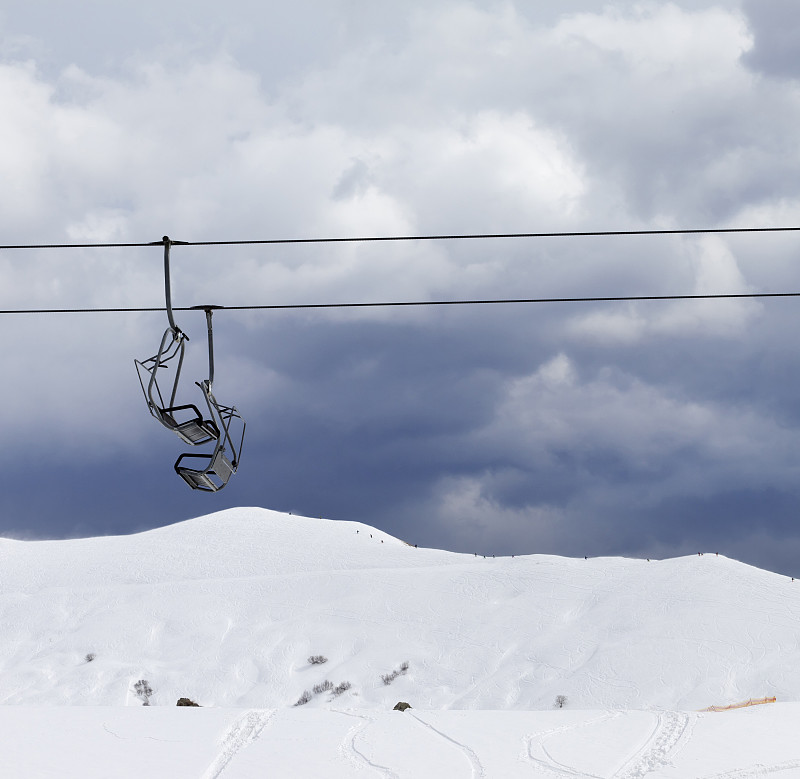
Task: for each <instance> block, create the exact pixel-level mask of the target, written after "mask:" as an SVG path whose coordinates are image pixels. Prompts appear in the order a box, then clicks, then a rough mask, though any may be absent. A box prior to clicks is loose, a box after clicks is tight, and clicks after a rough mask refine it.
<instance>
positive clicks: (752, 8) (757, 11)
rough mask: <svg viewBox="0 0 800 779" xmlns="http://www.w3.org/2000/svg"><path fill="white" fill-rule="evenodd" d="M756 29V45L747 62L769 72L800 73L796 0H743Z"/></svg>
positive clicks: (799, 14) (786, 75) (791, 75)
mask: <svg viewBox="0 0 800 779" xmlns="http://www.w3.org/2000/svg"><path fill="white" fill-rule="evenodd" d="M742 10H743V11H744V12H745V14H746V15H747V20H748V24H749V26H750V29H751V30H752V31H753V48H752V49H750V51H748V52H747V53H746V54H745V56H744V62H745V63H746V64H747V65H748V66H749V67H751V68H753V70H755V71H757V72H760V73H764V74H765V75H768V76H778V77H783V78H798V77H800V56H798V47H797V44H798V40H800V8H798V6H797V3H793V2H792V0H743V3H742Z"/></svg>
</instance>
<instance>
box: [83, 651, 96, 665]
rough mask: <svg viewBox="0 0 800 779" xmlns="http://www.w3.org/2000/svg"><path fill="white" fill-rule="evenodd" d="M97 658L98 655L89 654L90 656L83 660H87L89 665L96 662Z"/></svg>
mask: <svg viewBox="0 0 800 779" xmlns="http://www.w3.org/2000/svg"><path fill="white" fill-rule="evenodd" d="M95 657H97V655H96V654H95V653H94V652H89V654H88V655H86V657H84V658H83V659H84V660H85V661H86V662H87V663H91V662H92V660H94V659H95Z"/></svg>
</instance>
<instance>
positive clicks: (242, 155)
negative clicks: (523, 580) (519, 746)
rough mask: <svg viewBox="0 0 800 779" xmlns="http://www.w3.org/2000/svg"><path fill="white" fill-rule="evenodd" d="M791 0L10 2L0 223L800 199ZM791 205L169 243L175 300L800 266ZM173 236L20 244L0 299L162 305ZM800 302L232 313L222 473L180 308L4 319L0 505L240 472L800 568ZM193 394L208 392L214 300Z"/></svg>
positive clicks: (16, 512)
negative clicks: (163, 412) (199, 423)
mask: <svg viewBox="0 0 800 779" xmlns="http://www.w3.org/2000/svg"><path fill="white" fill-rule="evenodd" d="M799 39H800V8H799V7H798V6H797V3H795V2H793V1H792V0H741V1H737V0H720V2H705V1H704V0H680V2H675V3H667V2H660V0H658V1H655V0H654V1H653V2H623V1H612V2H608V3H599V2H588V0H587V1H585V2H577V1H576V2H570V1H569V0H558V2H556V0H548V1H547V2H521V1H520V0H517V2H515V1H514V0H507V1H505V2H499V1H498V2H494V1H493V0H475V1H474V2H449V1H447V0H425V2H418V1H417V0H404V2H402V3H400V2H391V3H374V2H368V1H367V0H327V1H326V2H321V0H298V2H294V3H277V2H271V1H269V2H248V1H247V0H232V2H228V3H225V4H220V3H217V2H214V3H212V2H209V1H208V0H195V1H194V2H191V3H190V2H188V1H187V2H178V1H177V0H172V1H171V2H169V1H168V2H166V3H165V2H161V1H160V2H156V1H155V0H137V1H136V2H135V3H134V2H132V1H130V0H122V1H121V2H116V3H113V4H109V3H104V2H100V1H99V0H92V1H91V2H90V1H89V0H82V1H76V2H71V3H63V2H60V1H59V0H41V1H37V2H30V0H6V1H5V2H4V3H3V6H2V9H0V105H2V115H1V116H0V183H2V186H0V223H1V224H2V228H3V229H2V234H0V243H1V244H3V245H9V244H41V243H84V242H146V241H156V240H159V239H160V237H161V236H162V235H164V234H168V235H170V236H171V237H172V238H174V239H179V240H186V241H224V240H243V239H270V238H295V237H345V236H354V235H375V236H379V235H409V234H412V235H422V234H437V233H448V234H452V233H473V232H480V233H486V232H491V233H506V232H554V231H584V230H641V229H648V228H699V227H702V228H716V227H751V226H794V225H798V224H800V219H799V218H798V204H799V203H800V184H798V182H800V175H798V174H799V173H800V170H799V169H800V147H798V144H797V140H796V138H797V126H798V119H799V118H800V56H798V54H797V51H798V40H799ZM798 249H800V237H798V236H797V235H796V234H792V233H775V234H756V235H749V236H744V235H739V236H730V235H722V236H720V235H706V236H688V237H687V236H684V237H680V236H675V237H663V236H661V237H654V236H651V237H615V238H558V239H555V238H554V239H542V240H495V241H464V242H455V241H454V242H446V243H445V242H435V243H434V242H412V243H393V244H338V245H302V246H299V245H290V246H237V247H176V248H175V249H174V250H173V253H172V257H173V294H174V303H175V305H176V306H192V305H197V304H204V303H215V304H221V305H230V306H233V305H266V304H291V303H337V302H371V301H392V300H394V301H404V300H436V299H464V298H469V299H474V298H504V297H578V296H611V295H670V294H676V295H680V294H696V293H726V292H796V291H800V278H799V276H800V273H799V272H798V268H797V257H798ZM161 263H162V252H161V250H160V249H159V248H158V247H156V248H152V249H151V248H127V249H123V248H117V249H64V250H50V251H36V250H24V251H23V250H3V251H0V308H3V309H20V308H75V307H84V306H85V307H115V306H117V307H142V306H163V300H164V297H163V295H164V291H163V274H162V264H161ZM797 306H798V303H797V301H796V300H794V299H791V298H788V299H783V300H770V299H761V300H751V299H747V300H726V301H662V302H641V303H613V304H589V303H570V304H567V303H564V304H539V305H512V306H492V307H489V306H469V307H457V308H456V307H449V308H441V309H435V308H403V309H371V310H369V311H363V310H362V311H352V310H350V311H348V310H322V311H320V310H317V311H309V310H288V311H252V312H220V313H218V314H217V315H216V317H215V338H216V346H217V375H216V384H215V388H216V394H217V397H218V398H219V400H220V401H222V402H224V403H227V404H234V405H236V406H237V407H238V408H239V409H240V410H241V412H242V414H243V415H244V417H245V418H246V420H247V425H248V428H247V441H246V445H245V452H244V456H243V458H242V465H241V468H240V470H239V473H238V474H236V475H235V476H234V477H233V478H232V480H231V482H230V483H229V485H228V487H227V488H226V489H225V490H223V491H222V492H220V493H218V494H216V495H208V494H202V493H197V492H193V491H191V490H189V489H188V487H187V486H186V485H185V484H184V483H183V482H182V481H181V480H180V479H179V477H178V476H177V475H176V474H175V473H174V471H173V469H172V464H173V462H174V460H175V459H176V458H177V456H178V455H179V454H180V453H181V452H182V451H185V447H182V445H181V443H180V441H179V440H178V439H177V438H176V437H175V436H174V435H172V434H170V433H169V432H168V431H166V430H164V429H163V428H161V427H160V426H159V425H158V424H157V423H156V422H155V421H154V420H153V419H151V418H150V416H149V415H148V411H147V407H146V405H145V402H144V399H143V397H142V394H141V389H140V387H139V384H138V381H137V379H136V374H135V371H134V364H133V359H134V358H135V357H138V358H140V359H141V358H146V357H149V356H151V355H152V354H153V353H154V352H155V350H156V348H157V346H158V342H159V339H160V337H161V334H162V332H163V330H164V328H165V326H166V316H165V314H164V313H163V312H155V313H132V314H84V315H72V316H70V315H49V316H32V315H3V316H0V347H2V354H3V375H4V382H3V395H2V397H3V403H2V406H0V418H1V421H2V430H3V437H2V438H3V442H4V446H3V453H2V485H3V489H2V493H0V533H1V534H3V535H8V536H12V537H22V538H43V537H70V536H76V535H95V534H106V533H127V532H132V531H135V530H141V529H145V528H150V527H154V526H159V525H165V524H169V523H172V522H176V521H180V520H183V519H187V518H190V517H192V516H197V515H200V514H205V513H208V512H211V511H216V510H219V509H222V508H227V507H230V506H239V505H257V506H264V507H268V508H273V509H278V510H285V511H292V512H295V513H302V514H306V515H310V516H322V517H331V518H343V519H353V520H361V521H364V522H368V523H370V524H373V525H376V526H378V527H380V528H382V529H383V530H386V531H387V532H389V533H392V534H394V535H397V536H399V537H401V538H404V539H406V540H407V541H409V542H411V543H417V544H419V545H431V546H440V547H445V548H449V549H454V550H459V551H467V552H472V551H477V552H480V553H485V554H511V553H516V554H521V553H531V552H551V553H557V554H567V555H584V554H585V555H607V554H615V555H616V554H623V555H637V556H648V557H659V556H672V555H676V554H683V553H694V552H697V551H699V550H704V551H712V552H713V551H718V552H720V553H725V554H728V555H731V556H733V557H736V558H739V559H742V560H745V561H747V562H751V563H754V564H756V565H759V566H762V567H766V568H769V569H772V570H776V571H780V572H783V573H791V574H798V573H800V563H798V562H797V558H798V556H800V511H798V508H799V507H800V399H798V393H800V344H799V343H798V327H797V322H798V316H799V314H798V308H797ZM176 318H177V321H178V324H179V325H180V326H181V328H182V329H183V330H185V331H186V332H187V333H188V334H189V336H190V338H191V341H190V344H189V350H188V351H189V357H188V366H187V369H186V371H187V373H186V377H187V382H186V386H185V389H184V394H183V397H182V398H181V399H182V400H183V402H197V401H198V400H200V395H199V390H197V388H196V387H194V386H193V381H195V380H198V379H201V378H203V377H204V370H205V366H204V360H205V344H204V338H205V327H204V320H203V315H202V313H195V312H191V313H178V314H176Z"/></svg>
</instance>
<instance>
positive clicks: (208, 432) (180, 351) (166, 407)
mask: <svg viewBox="0 0 800 779" xmlns="http://www.w3.org/2000/svg"><path fill="white" fill-rule="evenodd" d="M157 243H163V244H164V287H165V291H166V302H167V318H168V320H169V326H168V327H167V329H166V330H165V331H164V335H163V336H162V338H161V344H160V345H159V347H158V352H157V353H156V354H155V355H154V356H153V357H150V358H148V359H146V360H134V363H135V364H136V372H137V373H138V375H139V383H140V384H141V385H142V392H144V397H145V400H146V401H147V407H148V408H149V409H150V414H151V415H152V416H154V417H155V418H156V419H157V420H158V421H159V422H160V423H161V424H162V425H164V427H166V428H167V429H168V430H172V431H173V432H174V433H176V434H177V435H178V437H179V438H181V440H183V441H185V442H186V443H187V444H191V445H193V446H199V445H200V444H205V443H208V442H209V441H215V440H217V439H218V438H219V429H218V428H217V426H216V425H215V424H214V421H213V420H212V419H203V415H202V414H201V413H200V410H199V409H198V408H197V406H196V405H194V403H186V404H183V405H176V404H175V396H176V394H177V392H178V384H179V383H180V379H181V368H182V367H183V358H184V354H185V351H186V342H187V341H188V340H189V337H188V336H187V335H186V333H184V332H183V331H182V330H181V329H180V328H179V327H178V326H177V325H176V324H175V318H174V316H173V313H172V294H171V284H170V273H169V247H170V246H171V245H172V244H173V243H182V242H181V241H171V240H170V239H169V237H168V236H166V235H165V236H164V237H163V238H162V239H161V241H159V242H157ZM154 245H155V244H154ZM170 363H174V366H175V378H174V379H173V380H172V388H171V390H170V393H169V402H165V401H164V395H163V393H162V392H161V387H160V386H159V383H158V382H159V376H161V375H163V373H164V371H165V370H167V369H168V368H169V367H170ZM184 412H186V413H184ZM190 412H192V413H193V415H192V413H190Z"/></svg>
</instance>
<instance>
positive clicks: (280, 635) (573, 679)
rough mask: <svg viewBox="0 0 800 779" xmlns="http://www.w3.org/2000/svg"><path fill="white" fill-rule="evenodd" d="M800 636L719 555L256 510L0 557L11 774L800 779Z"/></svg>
mask: <svg viewBox="0 0 800 779" xmlns="http://www.w3.org/2000/svg"><path fill="white" fill-rule="evenodd" d="M408 540H409V541H413V539H408ZM798 614H800V582H793V581H792V580H791V579H790V578H787V577H784V576H779V575H777V574H773V573H768V572H765V571H761V570H758V569H756V568H752V567H750V566H747V565H744V564H742V563H739V562H736V561H733V560H729V559H726V558H724V557H721V556H717V555H715V554H713V552H712V553H705V554H703V555H695V556H691V557H684V558H678V559H673V560H661V561H658V560H651V561H647V560H629V559H620V558H601V559H566V558H560V557H553V556H547V555H526V556H515V557H513V558H511V557H505V558H496V559H495V558H484V557H483V556H482V555H467V554H454V553H451V552H445V551H440V550H433V549H418V548H416V547H414V546H411V545H409V544H407V543H405V542H403V541H401V540H399V539H396V538H393V537H392V536H389V535H387V534H385V533H382V532H381V531H379V530H376V529H374V528H371V527H369V526H367V525H363V524H359V523H355V522H341V521H330V520H323V519H310V518H306V517H298V516H291V515H286V514H279V513H276V512H272V511H267V510H264V509H232V510H228V511H224V512H220V513H217V514H213V515H209V516H205V517H200V518H198V519H194V520H190V521H188V522H183V523H180V524H176V525H173V526H170V527H165V528H160V529H157V530H152V531H148V532H145V533H140V534H138V535H131V536H121V537H107V538H88V539H76V540H67V541H33V542H31V541H16V540H10V539H0V620H1V621H0V624H2V631H0V703H3V704H5V706H3V707H0V720H1V721H0V732H2V733H3V734H4V743H5V744H6V745H7V746H4V752H5V754H4V755H3V756H0V775H3V776H6V775H8V776H46V775H57V776H73V775H74V776H82V777H90V776H95V775H96V776H109V775H114V776H120V777H122V776H128V775H130V776H134V775H136V776H141V775H148V776H165V777H166V776H172V777H177V776H198V777H199V776H203V777H217V776H219V775H221V774H222V773H223V772H224V776H225V778H226V779H227V778H228V777H236V776H242V777H246V776H259V775H262V773H263V772H264V769H265V767H267V766H269V767H270V771H269V775H271V776H272V775H274V776H331V777H337V776H343V777H344V776H361V775H364V776H374V775H378V776H385V777H392V776H404V777H405V776H408V777H426V776H431V777H433V776H436V777H449V776H454V777H460V776H465V777H467V776H472V777H478V776H486V777H494V776H497V777H506V776H509V777H510V776H517V775H519V776H523V775H524V776H530V775H537V774H541V775H546V776H594V777H611V776H616V777H640V776H644V775H646V774H652V775H658V776H676V777H677V776H708V777H710V776H720V777H721V776H731V777H734V776H735V777H745V776H751V775H753V776H755V775H762V774H759V773H748V771H751V770H752V771H762V773H763V772H764V771H767V772H769V773H779V774H783V775H785V776H800V747H798V746H797V745H796V744H797V742H799V741H800V739H797V738H796V736H794V735H793V734H794V733H795V732H796V731H797V729H798V727H797V726H798V725H800V704H795V703H791V702H792V701H797V700H798V691H799V690H800V650H799V649H798V621H797V616H798ZM315 655H319V656H322V657H324V658H326V662H323V663H311V662H309V658H311V657H312V656H315ZM139 680H146V681H147V682H148V683H149V686H150V687H151V688H152V695H151V696H150V697H149V701H148V702H149V707H144V706H143V705H142V703H143V698H142V696H137V694H136V693H135V691H134V685H135V683H136V682H137V681H139ZM387 680H388V683H386V681H387ZM348 684H349V687H348V686H347V685H348ZM304 693H307V696H305V697H308V698H309V700H308V702H307V703H305V704H303V705H301V706H295V705H294V704H295V703H296V702H297V701H298V700H300V699H301V696H304ZM184 696H186V697H189V698H191V699H193V700H194V701H197V702H198V703H200V704H201V705H202V706H203V707H204V708H202V709H192V708H176V707H175V702H176V700H177V699H178V698H179V697H184ZM557 696H565V698H566V702H565V705H564V708H561V709H557V710H556V709H554V703H555V701H556V698H557ZM764 696H770V697H772V696H775V697H777V699H778V701H779V702H778V703H776V704H767V705H762V706H757V707H752V708H748V709H741V710H737V711H730V712H722V713H698V712H697V711H696V710H698V709H701V708H704V707H707V706H710V705H724V704H729V703H734V702H736V701H740V700H744V699H748V698H756V697H759V698H760V697H764ZM397 701H407V702H409V703H410V704H411V705H412V707H413V708H412V709H411V710H409V711H406V712H404V713H400V712H394V711H391V709H392V707H393V706H394V704H395V703H396V702H397ZM11 704H15V705H13V706H12V705H11ZM73 754H74V755H76V758H75V759H78V758H79V757H80V756H81V755H83V756H86V757H87V759H88V758H89V756H92V757H91V760H97V761H101V764H102V763H103V762H104V764H105V771H106V773H103V772H102V770H101V769H98V771H100V772H99V773H96V774H93V773H92V772H91V770H90V769H89V768H88V767H87V764H86V762H84V761H83V759H81V760H80V761H79V764H78V765H77V766H71V762H70V760H69V759H68V756H69V755H73ZM48 761H49V762H48ZM109 761H119V765H118V766H116V767H115V768H114V770H113V771H112V773H111V774H109V773H108V765H109ZM317 763H318V764H319V765H317ZM3 764H5V765H6V766H7V767H10V768H11V769H12V770H4V769H3ZM259 766H260V768H259ZM315 766H316V767H315ZM681 766H683V767H682V768H681ZM73 768H74V771H75V772H74V773H70V771H72V770H73ZM126 772H127V773H126Z"/></svg>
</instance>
